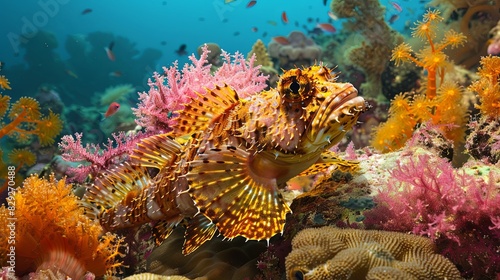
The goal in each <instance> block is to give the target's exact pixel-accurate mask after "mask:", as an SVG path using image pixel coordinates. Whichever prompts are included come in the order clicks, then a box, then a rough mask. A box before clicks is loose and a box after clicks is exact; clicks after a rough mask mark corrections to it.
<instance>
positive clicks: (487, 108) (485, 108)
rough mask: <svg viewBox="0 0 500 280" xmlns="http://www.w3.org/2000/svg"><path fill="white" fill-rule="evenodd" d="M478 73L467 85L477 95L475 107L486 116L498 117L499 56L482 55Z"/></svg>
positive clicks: (499, 107) (499, 91) (499, 100)
mask: <svg viewBox="0 0 500 280" xmlns="http://www.w3.org/2000/svg"><path fill="white" fill-rule="evenodd" d="M478 75H479V77H480V79H479V80H478V81H476V82H474V83H473V84H472V85H471V86H470V87H469V89H470V90H472V91H475V92H476V93H477V94H478V95H479V101H480V104H476V108H478V109H479V110H480V111H481V113H482V114H483V115H485V116H487V117H488V118H491V119H495V118H498V117H499V116H500V84H499V79H500V57H498V56H491V55H490V56H488V57H483V58H482V59H481V67H480V68H479V70H478Z"/></svg>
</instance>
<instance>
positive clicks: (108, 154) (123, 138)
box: [59, 132, 148, 182]
mask: <svg viewBox="0 0 500 280" xmlns="http://www.w3.org/2000/svg"><path fill="white" fill-rule="evenodd" d="M82 136H83V134H82V133H75V137H73V136H72V135H65V136H63V137H62V138H61V142H60V143H59V149H60V150H61V152H62V158H63V159H64V160H66V161H71V162H77V163H80V165H79V166H78V167H70V168H69V173H70V174H71V175H72V177H71V180H72V181H76V182H83V181H84V180H85V179H86V178H87V176H89V175H92V176H95V175H96V174H97V173H99V172H100V171H102V170H104V169H107V168H110V167H111V166H113V165H115V164H118V163H120V162H121V161H123V160H124V159H126V158H128V155H129V153H130V152H131V151H132V149H133V148H135V145H136V143H137V142H138V141H139V140H140V139H142V138H143V137H146V136H148V135H147V134H144V133H138V134H135V135H133V136H127V135H125V133H124V132H120V133H117V134H113V139H110V138H108V141H107V144H104V145H103V146H104V148H101V147H100V146H99V145H96V144H89V143H87V144H85V145H83V143H82Z"/></svg>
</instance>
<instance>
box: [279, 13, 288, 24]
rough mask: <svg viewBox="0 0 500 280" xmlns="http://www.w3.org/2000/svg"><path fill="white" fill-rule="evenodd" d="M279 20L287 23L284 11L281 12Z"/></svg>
mask: <svg viewBox="0 0 500 280" xmlns="http://www.w3.org/2000/svg"><path fill="white" fill-rule="evenodd" d="M281 20H282V21H283V23H284V24H287V23H288V16H287V15H286V12H283V13H281Z"/></svg>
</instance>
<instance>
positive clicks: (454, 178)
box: [365, 155, 500, 279]
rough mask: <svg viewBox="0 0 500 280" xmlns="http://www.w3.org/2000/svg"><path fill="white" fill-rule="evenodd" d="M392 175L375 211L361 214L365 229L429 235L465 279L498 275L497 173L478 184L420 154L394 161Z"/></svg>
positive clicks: (499, 211)
mask: <svg viewBox="0 0 500 280" xmlns="http://www.w3.org/2000/svg"><path fill="white" fill-rule="evenodd" d="M472 170H474V169H472ZM476 172H478V173H479V172H481V171H480V169H477V170H476ZM391 175H392V180H391V181H390V182H388V187H387V188H386V189H385V190H382V191H380V193H379V194H377V196H376V199H375V200H376V202H377V204H378V207H376V208H375V209H374V210H372V211H371V212H368V213H366V219H365V225H366V226H367V227H368V228H378V229H384V230H392V231H401V232H409V231H411V232H413V233H414V234H419V235H425V236H428V237H430V238H432V239H433V240H434V241H435V242H436V244H437V245H438V248H439V249H440V251H441V253H443V254H444V255H446V256H447V257H448V258H450V259H451V260H452V261H453V262H454V263H455V264H457V265H458V266H459V267H460V268H461V270H462V271H463V272H464V273H465V275H464V276H466V277H474V278H476V279H477V278H481V277H491V276H492V275H494V272H493V271H495V270H496V271H499V270H500V256H499V255H498V250H499V249H500V245H499V244H498V239H499V238H500V227H499V219H500V189H499V188H498V180H500V177H499V176H498V174H495V172H494V171H493V170H491V171H489V175H488V177H487V179H483V178H481V177H479V176H477V175H478V174H476V176H473V175H470V174H468V173H466V172H465V170H464V169H461V170H456V169H454V168H453V167H452V166H451V164H450V163H449V162H447V161H446V160H445V159H443V158H438V157H431V156H429V155H421V156H419V157H418V158H417V159H415V158H411V159H410V160H409V162H407V163H405V164H402V163H400V162H399V163H398V166H397V168H396V169H395V170H393V171H392V172H391Z"/></svg>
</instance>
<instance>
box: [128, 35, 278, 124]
mask: <svg viewBox="0 0 500 280" xmlns="http://www.w3.org/2000/svg"><path fill="white" fill-rule="evenodd" d="M209 53H210V50H209V49H208V47H207V45H205V46H203V47H202V54H201V56H200V58H199V59H196V57H195V56H194V55H191V56H190V57H189V59H190V60H191V62H192V64H191V65H189V64H185V65H184V68H183V69H182V71H179V68H178V65H177V62H174V64H173V66H171V67H170V68H166V67H163V71H164V74H163V75H161V74H159V73H154V75H153V80H151V79H150V80H149V81H148V85H149V86H150V89H149V91H148V92H142V93H139V100H140V103H139V104H138V107H137V108H135V109H133V110H134V113H135V115H136V116H137V120H136V122H137V123H138V124H139V125H141V126H143V127H145V128H146V129H147V130H148V131H154V132H165V131H169V130H170V128H171V127H172V125H174V124H175V122H176V120H175V118H174V117H175V112H176V111H178V110H181V109H182V106H183V104H185V103H187V102H189V101H190V98H192V97H195V96H196V92H198V93H201V94H204V93H205V88H209V89H213V88H214V87H215V86H216V85H220V86H221V85H223V84H227V85H229V86H231V87H232V88H233V89H234V90H236V92H237V93H238V95H239V97H241V98H245V97H247V96H249V95H251V94H254V93H256V92H259V91H261V90H263V89H264V88H265V87H266V80H267V78H268V77H267V76H264V75H263V74H262V73H260V71H259V69H260V65H258V66H254V63H255V56H252V57H251V58H250V59H248V60H245V58H244V56H243V55H242V54H240V53H238V52H236V53H235V54H234V55H232V56H231V55H230V54H228V53H227V52H225V51H222V55H221V56H222V57H223V60H224V63H223V65H222V66H221V67H220V68H219V69H218V70H217V71H216V72H215V73H213V74H212V73H211V72H210V68H211V67H210V66H211V65H210V64H209V62H208V60H207V57H208V54H209ZM231 58H232V59H231Z"/></svg>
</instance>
